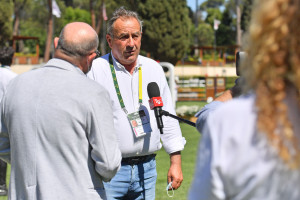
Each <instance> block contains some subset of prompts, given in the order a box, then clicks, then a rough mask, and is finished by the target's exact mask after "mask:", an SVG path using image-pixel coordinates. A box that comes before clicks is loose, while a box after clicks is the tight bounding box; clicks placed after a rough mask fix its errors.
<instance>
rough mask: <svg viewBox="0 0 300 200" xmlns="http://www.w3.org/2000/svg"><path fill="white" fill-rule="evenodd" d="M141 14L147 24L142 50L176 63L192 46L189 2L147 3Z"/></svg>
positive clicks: (140, 7) (168, 0)
mask: <svg viewBox="0 0 300 200" xmlns="http://www.w3.org/2000/svg"><path fill="white" fill-rule="evenodd" d="M144 2H145V3H142V2H141V3H140V4H139V8H138V11H139V13H140V16H141V18H142V19H143V21H144V29H143V39H142V49H143V50H145V51H147V52H150V53H151V56H153V57H154V58H155V59H158V60H161V61H168V62H171V63H173V64H175V63H176V62H177V61H178V60H179V59H181V58H182V56H183V55H184V53H185V52H186V51H187V49H188V47H189V32H190V23H191V21H190V19H189V16H188V14H189V13H188V9H187V6H186V1H185V0H182V1H177V0H161V1H156V0H147V1H144Z"/></svg>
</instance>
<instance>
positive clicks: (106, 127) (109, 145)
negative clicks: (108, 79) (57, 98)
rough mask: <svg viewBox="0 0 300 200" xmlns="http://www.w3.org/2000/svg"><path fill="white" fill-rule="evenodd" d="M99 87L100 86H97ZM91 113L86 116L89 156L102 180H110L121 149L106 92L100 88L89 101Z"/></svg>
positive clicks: (115, 171) (118, 160) (118, 163)
mask: <svg viewBox="0 0 300 200" xmlns="http://www.w3.org/2000/svg"><path fill="white" fill-rule="evenodd" d="M98 87H100V86H98ZM90 106H91V114H90V117H88V120H89V122H88V124H90V127H89V130H88V137H89V142H90V145H91V147H92V149H91V157H92V159H93V160H94V161H95V168H96V171H97V172H98V174H99V175H100V176H101V178H102V180H103V181H110V180H111V179H112V177H113V176H114V175H115V174H116V173H117V171H118V170H119V168H120V164H121V159H122V157H121V151H120V149H119V146H118V141H117V136H116V133H115V131H114V130H115V129H114V123H113V114H112V107H111V102H110V99H109V95H108V92H107V91H106V90H104V89H101V91H100V92H98V94H97V98H94V99H93V100H92V101H91V105H90Z"/></svg>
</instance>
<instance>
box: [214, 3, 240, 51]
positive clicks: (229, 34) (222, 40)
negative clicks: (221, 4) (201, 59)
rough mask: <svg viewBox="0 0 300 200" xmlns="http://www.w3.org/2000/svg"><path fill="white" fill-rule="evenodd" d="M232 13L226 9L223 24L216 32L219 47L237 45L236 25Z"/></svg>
mask: <svg viewBox="0 0 300 200" xmlns="http://www.w3.org/2000/svg"><path fill="white" fill-rule="evenodd" d="M231 14H232V13H231V12H230V10H228V9H225V10H224V12H223V14H222V20H221V24H220V25H219V29H218V30H217V32H216V38H217V45H219V46H225V45H233V44H235V43H236V25H235V22H234V21H233V17H232V16H231Z"/></svg>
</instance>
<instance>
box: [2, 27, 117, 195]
mask: <svg viewBox="0 0 300 200" xmlns="http://www.w3.org/2000/svg"><path fill="white" fill-rule="evenodd" d="M98 43H99V42H98V36H97V34H96V32H95V31H94V29H93V28H92V27H91V26H89V25H88V24H86V23H82V22H73V23H70V24H67V25H66V26H65V27H64V29H63V30H62V32H61V34H60V36H59V38H55V39H54V46H55V54H54V58H53V59H51V60H49V62H48V63H47V64H46V65H45V66H44V67H42V68H40V69H36V70H32V71H30V72H26V73H24V74H21V75H19V76H18V77H17V78H15V79H14V80H13V81H11V82H10V84H9V86H8V87H7V93H6V94H5V96H4V98H3V101H2V103H1V127H0V128H1V135H0V136H1V137H0V157H1V159H3V160H6V161H7V162H10V163H11V177H10V187H9V199H12V200H14V199H27V200H28V199H43V200H47V199H49V200H53V199H72V200H74V199H78V200H82V199H89V200H91V199H93V200H94V199H105V198H106V197H105V196H106V195H105V191H104V188H103V183H102V181H109V180H110V179H111V178H112V177H113V176H114V175H115V173H116V172H117V171H118V169H119V167H120V162H121V153H120V150H119V147H118V142H117V138H116V134H115V132H114V124H113V116H112V109H111V103H110V99H109V95H108V93H107V91H106V90H105V89H104V88H103V87H101V86H99V85H98V84H97V83H96V82H94V81H92V80H90V79H88V78H87V77H86V75H85V74H86V73H87V72H88V71H89V68H90V66H91V64H92V61H93V60H94V58H95V57H96V56H97V52H96V51H97V47H98Z"/></svg>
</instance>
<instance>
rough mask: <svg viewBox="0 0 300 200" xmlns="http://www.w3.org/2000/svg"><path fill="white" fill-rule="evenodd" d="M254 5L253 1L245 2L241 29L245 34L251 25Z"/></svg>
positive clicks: (245, 0)
mask: <svg viewBox="0 0 300 200" xmlns="http://www.w3.org/2000/svg"><path fill="white" fill-rule="evenodd" d="M252 3H253V0H244V6H243V11H242V16H241V28H242V30H243V31H244V32H246V31H247V30H248V27H249V24H250V19H251V10H252Z"/></svg>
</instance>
